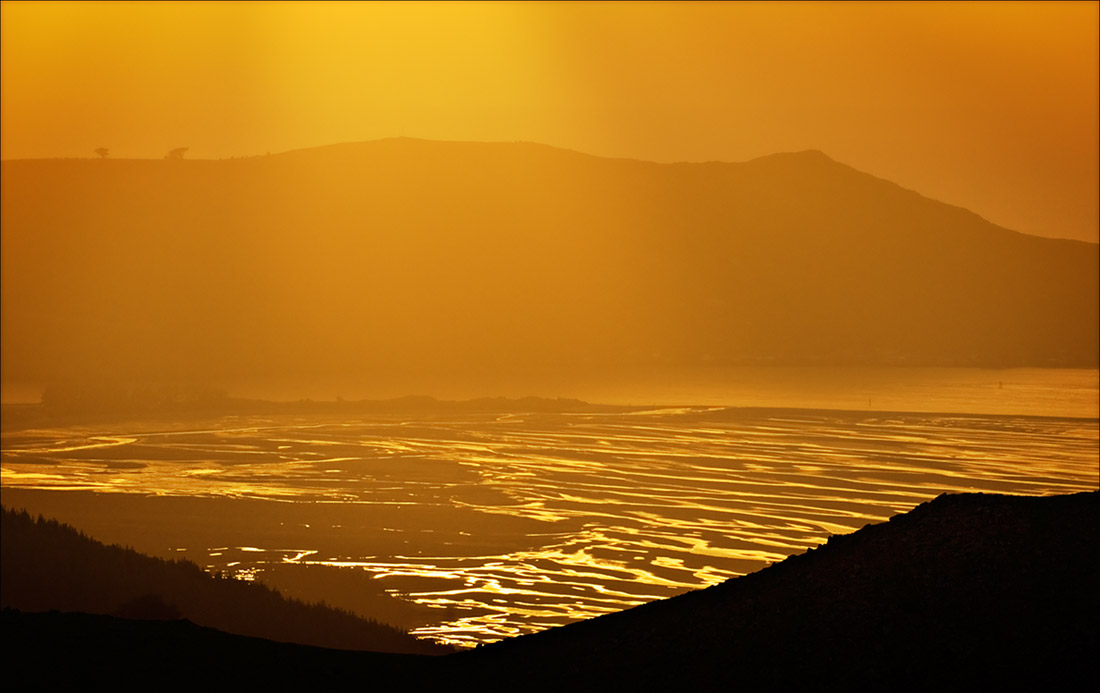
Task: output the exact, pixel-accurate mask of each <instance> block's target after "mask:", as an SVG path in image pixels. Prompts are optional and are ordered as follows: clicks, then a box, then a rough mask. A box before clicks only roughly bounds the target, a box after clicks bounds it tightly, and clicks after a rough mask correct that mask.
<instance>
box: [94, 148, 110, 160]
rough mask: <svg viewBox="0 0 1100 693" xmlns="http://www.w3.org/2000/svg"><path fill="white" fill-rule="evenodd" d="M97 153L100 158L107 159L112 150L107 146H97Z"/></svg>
mask: <svg viewBox="0 0 1100 693" xmlns="http://www.w3.org/2000/svg"><path fill="white" fill-rule="evenodd" d="M95 154H96V156H98V157H99V158H100V159H106V158H107V157H108V156H110V155H111V150H110V149H107V148H106V147H96V148H95Z"/></svg>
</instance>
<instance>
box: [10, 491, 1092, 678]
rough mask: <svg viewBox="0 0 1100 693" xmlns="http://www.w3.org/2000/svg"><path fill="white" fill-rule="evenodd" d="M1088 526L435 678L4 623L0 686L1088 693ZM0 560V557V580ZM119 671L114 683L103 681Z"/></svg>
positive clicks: (789, 570) (1077, 501)
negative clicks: (124, 662)
mask: <svg viewBox="0 0 1100 693" xmlns="http://www.w3.org/2000/svg"><path fill="white" fill-rule="evenodd" d="M1098 514H1100V492H1095V491H1094V492H1091V493H1082V494H1075V495H1072V496H1055V497H1046V498H1026V497H1010V496H995V495H983V494H965V495H944V496H941V497H939V498H937V499H936V500H934V501H931V502H929V503H925V504H923V505H921V506H919V507H918V508H916V509H914V510H913V511H911V512H909V513H906V514H903V515H898V516H896V517H894V518H892V519H891V520H890V521H889V522H886V523H882V524H878V525H869V526H867V527H864V528H863V529H861V530H859V531H857V532H855V533H853V534H850V535H847V536H839V537H833V538H832V539H830V541H829V542H828V543H827V544H826V545H824V546H822V547H820V548H818V549H816V550H811V551H809V552H807V553H805V554H802V555H800V556H793V557H791V558H788V559H787V560H785V561H783V562H782V563H779V564H776V565H773V566H771V567H769V568H765V569H763V570H761V571H759V572H757V573H753V574H751V575H747V576H744V577H740V578H735V579H731V580H728V581H726V582H725V583H722V584H721V585H717V586H715V587H711V588H709V589H706V590H700V591H697V592H691V593H688V594H685V595H681V596H678V597H673V598H671V599H668V600H664V601H660V602H653V603H650V604H646V605H643V606H640V607H635V608H633V609H630V610H628V611H623V612H619V613H617V614H610V615H608V616H601V617H599V618H596V619H592V620H589V621H584V622H581V623H576V624H573V625H569V626H564V627H561V628H556V629H553V630H549V631H544V632H541V633H536V634H533V635H526V636H522V637H519V638H516V639H513V640H508V641H504V642H501V643H497V644H494V645H490V646H486V647H481V648H478V649H477V650H474V651H471V652H462V653H458V654H454V655H449V656H447V657H442V658H440V657H398V656H389V657H385V656H380V655H371V654H368V653H362V652H354V653H353V652H339V651H330V650H322V649H318V648H306V647H296V646H290V645H282V644H278V643H270V642H266V641H257V640H252V639H248V638H237V637H232V636H226V635H224V634H221V633H217V632H214V631H210V630H207V629H200V628H195V627H194V626H191V625H190V624H187V623H186V622H183V621H167V622H165V621H144V622H142V621H132V620H129V621H124V620H120V619H111V618H108V617H87V616H82V615H80V614H57V613H54V614H27V613H18V612H14V611H9V610H5V611H4V613H3V616H2V623H3V628H4V632H5V633H8V634H10V635H8V636H7V642H8V643H9V644H8V645H7V649H6V654H7V655H8V656H9V657H11V658H12V660H13V661H18V662H19V663H20V665H21V666H19V667H9V668H8V673H7V674H6V679H5V682H6V683H11V684H13V685H16V686H23V687H26V686H35V687H42V688H47V689H49V688H51V686H52V687H57V686H71V685H73V684H74V683H80V684H81V685H83V686H85V687H88V686H91V687H103V686H110V687H112V689H116V690H117V689H120V688H121V689H130V688H137V687H139V686H146V685H148V681H149V677H150V676H164V675H169V674H170V675H171V677H172V680H173V681H176V682H178V683H180V684H182V685H198V684H202V683H209V682H210V680H211V679H214V682H215V683H216V684H217V685H229V684H235V683H237V682H247V683H249V684H251V685H253V686H261V685H265V684H275V683H278V684H282V685H289V684H293V683H299V682H305V683H309V682H324V683H326V684H356V685H358V684H359V683H360V682H361V681H362V680H370V681H376V682H377V681H389V682H391V683H397V684H400V685H404V686H406V687H416V686H444V685H449V686H454V685H455V683H456V682H460V681H467V682H476V683H477V685H479V686H480V687H488V688H494V689H496V688H506V687H515V686H518V685H521V684H522V685H523V687H529V688H536V689H538V690H566V689H568V690H608V689H611V690H633V689H638V690H661V689H669V688H671V689H675V690H693V689H694V690H712V689H713V690H719V689H721V690H732V689H744V690H793V689H794V688H795V687H797V688H806V689H813V690H930V689H935V690H963V689H966V690H1067V689H1074V688H1087V687H1089V686H1090V685H1091V683H1092V676H1093V675H1094V667H1093V661H1094V657H1095V654H1096V652H1097V647H1098V645H1100V591H1098V590H1097V587H1098V585H1100V553H1098V551H1100V542H1098V539H1100V536H1098V535H1100V522H1097V520H1098V519H1100V518H1098ZM5 521H6V518H5ZM7 552H8V544H7V542H6V540H5V544H4V556H5V562H6V561H7V560H8V558H7ZM5 583H6V578H5ZM4 589H5V590H6V589H8V588H7V586H6V584H5V587H4ZM12 636H15V637H12ZM119 652H128V653H132V654H133V657H132V663H131V664H130V665H128V666H118V665H117V662H118V656H117V655H118V653H119ZM108 655H110V656H108ZM51 662H65V663H67V664H68V665H69V666H66V667H60V666H49V663H51ZM104 662H110V663H111V664H112V665H111V666H109V667H106V666H104ZM693 687H702V688H693ZM718 687H721V688H718Z"/></svg>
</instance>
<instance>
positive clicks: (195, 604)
mask: <svg viewBox="0 0 1100 693" xmlns="http://www.w3.org/2000/svg"><path fill="white" fill-rule="evenodd" d="M2 517H3V522H2V524H0V532H2V539H3V552H2V561H0V566H2V567H0V574H2V579H0V603H2V605H3V606H4V607H11V608H16V609H20V610H24V611H48V610H57V611H74V612H86V613H93V614H111V615H115V616H120V617H124V618H131V619H135V618H136V619H147V620H175V619H180V618H187V619H189V620H191V621H194V622H195V623H198V624H201V625H205V626H210V627H214V628H218V629H220V630H223V631H227V632H231V633H238V634H242V635H250V636H256V637H264V638H269V639H272V640H278V641H284V642H297V643H301V644H307V645H318V646H324V647H337V648H342V649H358V650H369V651H377V652H395V653H409V654H444V653H446V652H449V651H450V649H449V648H446V647H442V646H439V645H435V644H433V643H430V642H427V641H423V640H419V639H417V638H415V637H413V636H411V635H408V634H407V633H404V632H402V631H400V630H398V629H397V628H393V627H390V626H386V625H383V624H380V623H377V622H375V621H368V620H364V619H361V618H358V617H356V616H354V615H352V614H350V613H348V612H345V611H341V610H338V609H333V608H331V607H328V606H324V605H321V604H305V603H303V602H300V601H297V600H293V599H284V598H283V597H282V596H281V595H280V594H279V593H278V592H276V591H274V590H271V589H268V588H266V587H264V586H262V585H259V584H252V583H245V582H241V581H238V580H232V579H228V578H215V577H212V576H210V575H208V574H206V573H205V572H203V571H202V570H201V569H200V568H199V567H198V566H196V565H195V564H193V563H190V562H188V561H183V560H180V561H164V560H161V559H158V558H151V557H149V556H144V555H142V554H139V553H137V552H136V551H133V550H131V549H126V548H122V547H119V546H105V545H104V544H101V543H100V542H97V541H95V540H93V539H90V538H88V537H86V536H84V535H83V534H81V533H80V532H78V531H76V530H75V529H73V528H72V527H70V526H68V525H64V524H61V523H58V522H57V521H54V520H45V519H43V518H38V519H34V518H32V517H31V516H30V515H28V514H27V513H25V512H15V511H11V510H8V509H6V508H5V509H4V510H3V515H2Z"/></svg>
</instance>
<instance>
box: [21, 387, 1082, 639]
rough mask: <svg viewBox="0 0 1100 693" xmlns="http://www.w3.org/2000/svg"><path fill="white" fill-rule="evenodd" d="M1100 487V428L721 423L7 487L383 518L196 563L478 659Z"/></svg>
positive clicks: (93, 458)
mask: <svg viewBox="0 0 1100 693" xmlns="http://www.w3.org/2000/svg"><path fill="white" fill-rule="evenodd" d="M1097 477H1098V427H1097V423H1096V421H1095V420H1088V419H1057V418H1038V417H1036V418H1028V417H1011V416H937V415H928V414H858V413H847V412H808V411H807V412H795V411H774V412H767V411H764V410H757V411H739V410H736V409H725V408H716V407H709V408H677V409H663V410H653V411H648V412H631V413H613V414H609V413H593V414H545V413H540V414H519V413H511V414H508V415H503V416H501V415H468V416H464V417H462V418H449V419H443V418H439V417H432V416H424V417H422V418H413V419H384V418H378V419H375V420H370V421H346V420H341V421H331V420H330V421H326V420H319V419H305V418H295V417H290V416H287V417H282V418H279V417H268V418H264V419H260V418H256V419H248V418H242V417H233V418H229V419H225V420H222V421H219V422H214V423H212V424H210V425H205V426H201V427H191V428H187V429H182V428H181V429H177V430H150V429H149V425H145V426H135V427H131V428H128V429H126V430H91V429H81V430H76V429H66V430H53V431H30V432H26V431H25V432H20V433H16V434H6V435H5V436H4V438H3V465H2V480H3V485H4V487H5V488H34V489H54V490H74V489H83V490H94V491H97V492H103V493H129V494H147V495H159V496H188V497H200V498H230V499H234V498H236V499H241V498H248V499H261V500H263V501H271V502H282V503H290V504H294V505H295V506H300V505H301V504H312V505H314V506H316V507H321V506H323V505H325V504H338V505H339V506H341V507H343V508H345V509H346V508H353V509H359V511H360V512H362V513H368V512H369V513H370V515H369V519H364V520H363V522H362V524H361V525H356V526H355V527H343V526H342V525H339V524H332V525H330V526H324V527H321V526H317V527H313V528H310V529H311V531H314V534H311V535H309V536H314V537H317V543H316V544H315V545H292V546H288V545H286V544H284V543H267V544H265V541H263V540H262V538H261V537H257V538H256V540H254V541H250V542H249V545H248V546H239V547H233V546H220V545H219V546H217V547H216V548H205V550H204V551H202V552H201V555H195V554H194V551H196V549H190V550H189V551H191V552H192V553H191V554H189V555H190V557H191V558H192V560H196V561H197V562H199V563H200V564H203V565H207V566H208V567H210V568H212V569H217V570H223V571H229V572H232V573H234V574H236V575H237V576H238V577H241V578H242V579H263V578H264V575H265V573H271V572H272V571H276V570H278V569H279V568H280V567H281V566H287V565H310V566H326V567H329V568H336V567H341V568H344V569H347V570H357V571H363V572H364V573H365V574H368V575H370V576H372V577H373V578H375V579H376V580H378V581H379V584H381V585H384V586H386V591H387V592H389V593H391V594H393V595H395V596H399V598H401V599H403V600H406V601H410V602H413V603H416V604H420V605H422V606H426V607H430V608H431V609H433V610H434V611H433V612H432V613H435V614H438V616H437V617H436V618H435V619H432V620H431V622H430V623H427V624H422V625H420V626H419V627H418V628H416V629H415V631H414V632H416V633H417V634H420V635H423V636H428V637H432V638H435V639H438V640H441V641H444V642H449V643H454V644H459V645H472V644H476V643H479V642H486V641H491V640H496V639H499V638H503V637H509V636H512V635H516V634H521V633H526V632H531V631H534V630H540V629H544V628H548V627H552V626H556V625H560V624H563V623H567V622H570V621H574V620H577V619H582V618H589V617H592V616H596V615H600V614H604V613H608V612H612V611H617V610H621V609H623V608H627V607H630V606H634V605H637V604H641V603H644V602H647V601H651V600H654V599H660V598H665V597H668V596H671V595H673V594H677V593H679V592H682V591H685V590H689V589H696V588H700V587H705V586H708V585H713V584H716V583H719V582H721V581H723V580H726V579H728V578H730V577H733V576H737V575H742V574H745V573H747V572H751V571H754V570H757V569H759V568H761V567H763V566H765V565H767V564H768V563H770V562H774V561H779V560H782V559H783V558H784V557H786V556H788V555H790V554H793V553H798V552H801V551H803V550H805V549H806V548H808V547H811V546H815V545H817V544H820V543H821V542H823V541H824V540H825V539H826V538H827V537H828V536H829V535H831V534H837V533H848V532H851V531H852V530H854V529H856V528H858V527H861V526H862V525H864V524H866V523H868V522H878V521H882V520H884V519H886V518H888V517H890V516H891V515H893V514H895V513H897V512H900V511H905V510H908V509H910V508H912V507H914V506H915V505H917V504H919V503H921V502H923V501H924V500H927V499H929V498H932V497H934V496H936V495H938V494H940V493H942V492H945V491H986V492H1007V493H1024V494H1052V493H1069V492H1073V491H1080V490H1090V489H1095V488H1096V487H1097ZM366 517H367V516H366V515H364V518H366ZM517 523H518V524H517ZM305 527H307V528H308V527H309V525H305ZM287 536H290V535H287ZM294 536H302V535H294ZM269 539H270V540H271V541H272V542H275V541H276V539H275V538H271V537H269ZM341 542H343V543H341ZM364 547H366V548H364ZM502 547H503V548H502Z"/></svg>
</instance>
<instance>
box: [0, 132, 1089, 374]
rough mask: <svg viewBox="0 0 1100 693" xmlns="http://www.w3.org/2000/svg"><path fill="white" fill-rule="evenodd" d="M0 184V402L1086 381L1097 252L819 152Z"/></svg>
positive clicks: (406, 148)
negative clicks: (171, 395) (291, 380)
mask: <svg viewBox="0 0 1100 693" xmlns="http://www.w3.org/2000/svg"><path fill="white" fill-rule="evenodd" d="M2 167H3V168H2V172H3V175H2V194H3V206H2V221H3V225H2V229H3V248H2V250H3V252H2V260H0V261H2V263H3V267H2V269H3V272H2V278H0V281H2V285H3V287H2V288H3V293H2V300H3V318H2V319H3V331H2V339H3V345H2V346H3V368H4V378H5V379H11V380H30V381H39V382H41V381H44V380H49V379H55V380H56V379H58V378H62V377H75V376H78V375H81V374H86V373H89V372H97V373H102V374H105V375H108V376H119V377H123V376H124V377H130V378H135V379H139V380H140V379H142V378H156V377H159V378H162V379H163V378H179V379H196V378H200V379H206V380H208V381H211V382H215V383H217V382H221V381H223V380H225V379H227V378H231V377H233V378H263V377H269V376H271V375H273V374H279V373H282V374H285V373H288V372H289V373H295V374H298V375H300V376H301V377H309V376H324V375H332V374H340V375H341V377H345V378H349V379H354V378H360V379H362V380H369V379H370V378H372V377H379V376H380V375H381V374H384V373H386V374H388V373H402V372H406V373H408V372H421V371H424V370H425V369H427V370H429V371H431V372H433V373H440V374H446V373H453V372H455V371H463V372H477V371H478V370H479V369H480V370H495V371H500V370H505V371H506V370H509V369H512V370H514V371H516V372H517V373H524V372H539V373H545V372H559V371H562V370H564V371H569V370H573V369H578V368H591V367H600V368H603V367H608V366H615V367H623V366H628V365H637V366H647V367H648V366H652V365H672V366H677V365H685V364H702V363H708V364H739V363H855V364H882V363H910V364H942V365H959V364H980V365H1085V366H1095V365H1096V364H1097V358H1098V357H1097V353H1098V320H1100V318H1098V314H1100V310H1098V305H1100V304H1098V299H1097V296H1098V293H1100V292H1098V287H1100V272H1098V266H1100V256H1098V252H1097V247H1096V246H1095V245H1093V244H1086V243H1081V242H1076V241H1060V240H1052V239H1044V238H1037V237H1031V236H1025V235H1022V234H1019V233H1015V232H1012V231H1008V230H1006V229H1003V228H999V227H997V226H995V225H993V224H991V223H989V222H987V221H985V220H983V219H981V218H980V217H978V216H977V215H975V214H972V213H970V212H968V211H966V210H963V209H960V208H957V207H951V206H948V205H945V204H942V203H938V202H935V201H933V200H930V199H927V198H924V197H922V196H920V195H918V194H917V193H914V192H911V191H907V190H904V189H902V188H900V187H898V186H896V185H894V184H892V183H889V182H888V181H884V180H881V179H878V178H875V177H873V176H870V175H867V174H864V173H860V172H859V171H856V170H854V169H852V168H850V167H848V166H845V165H843V164H839V163H837V162H835V161H832V160H831V159H829V158H828V157H827V156H825V155H824V154H821V153H820V152H802V153H794V154H777V155H774V156H769V157H764V158H761V159H756V160H753V161H749V162H745V163H737V164H733V163H699V164H655V163H649V162H642V161H631V160H620V159H602V158H597V157H592V156H587V155H583V154H578V153H575V152H569V151H564V150H559V149H553V148H550V147H544V146H540V145H532V144H520V143H516V144H506V143H498V144H484V143H457V142H427V141H421V140H409V139H393V140H381V141H376V142H364V143H358V144H346V145H336V146H331V147H322V148H318V149H311V150H302V151H295V152H289V153H286V154H281V155H275V156H268V157H257V158H252V159H241V160H229V161H146V160H105V161H92V160H27V161H4V162H3V163H2Z"/></svg>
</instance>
